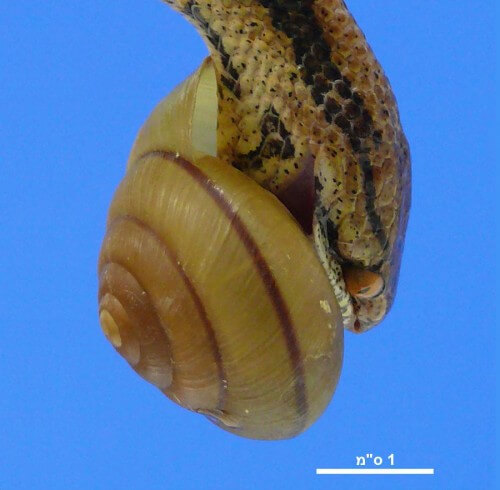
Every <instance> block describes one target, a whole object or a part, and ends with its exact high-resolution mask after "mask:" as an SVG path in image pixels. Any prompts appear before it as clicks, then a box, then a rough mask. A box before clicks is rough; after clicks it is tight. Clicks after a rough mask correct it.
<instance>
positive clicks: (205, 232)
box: [99, 61, 343, 439]
mask: <svg viewBox="0 0 500 490" xmlns="http://www.w3.org/2000/svg"><path fill="white" fill-rule="evenodd" d="M216 118H217V96H216V84H215V75H214V71H213V68H212V66H211V63H210V62H209V61H206V62H205V63H204V64H203V65H202V66H201V67H200V69H199V70H198V71H197V72H196V73H194V74H193V75H192V76H191V77H190V78H189V79H187V80H186V81H185V82H184V83H183V84H182V85H180V86H179V87H178V88H177V89H175V90H174V91H173V92H172V94H171V95H170V96H169V97H167V98H166V99H165V100H164V101H163V102H161V103H160V105H159V106H158V107H157V109H156V110H155V111H154V112H153V113H152V115H151V116H150V118H149V119H148V121H147V122H146V123H145V125H144V127H143V128H142V130H141V131H140V133H139V135H138V138H137V140H136V142H135V144H134V147H133V149H132V153H131V156H130V159H129V163H128V169H127V174H126V175H125V178H124V180H123V181H122V183H121V184H120V186H119V188H118V190H117V191H116V194H115V196H114V199H113V202H112V204H111V208H110V211H109V216H108V222H107V231H106V236H105V238H104V242H103V245H102V250H101V254H100V259H99V283H100V285H99V318H100V323H101V326H102V329H103V331H104V333H105V335H106V337H107V338H108V340H109V341H110V342H111V343H112V345H113V346H114V348H115V349H116V350H117V351H118V352H119V353H120V354H121V355H122V356H123V357H124V358H125V359H126V360H127V362H128V363H129V364H130V365H131V366H132V368H133V369H134V370H135V371H136V372H137V373H138V374H140V375H141V376H142V377H143V378H144V379H146V380H147V381H149V382H150V383H152V384H153V385H155V386H156V387H157V388H159V389H160V390H161V391H162V392H163V393H164V394H166V395H167V396H168V397H169V398H170V399H171V400H173V401H174V402H175V403H178V404H179V405H182V406H183V407H185V408H187V409H189V410H192V411H194V412H197V413H200V414H203V415H205V416H207V418H208V419H209V420H211V421H212V422H214V423H215V424H217V425H218V426H220V427H222V428H223V429H225V430H228V431H229V432H232V433H235V434H238V435H240V436H244V437H249V438H255V439H282V438H289V437H292V436H295V435H297V434H299V433H300V432H302V431H303V430H305V429H306V428H307V427H308V426H310V425H311V424H312V423H313V422H314V421H315V420H316V419H317V418H318V417H319V415H320V414H321V413H322V412H323V411H324V409H325V407H326V406H327V404H328V403H329V401H330V399H331V397H332V394H333V392H334V390H335V386H336V384H337V381H338V378H339V373H340V368H341V364H342V353H343V329H342V320H341V315H340V312H339V307H338V305H337V302H336V299H335V296H334V293H333V291H332V289H331V286H330V283H329V281H328V278H327V276H326V274H325V272H324V269H323V267H322V265H321V263H320V262H319V260H318V258H317V256H316V254H315V252H314V248H313V245H312V244H311V242H310V240H309V239H308V238H307V237H306V236H305V235H304V233H303V232H302V230H301V228H300V227H299V225H298V224H297V223H296V221H295V220H294V218H293V217H292V216H291V215H290V214H289V212H288V211H287V210H286V208H285V207H284V206H283V205H282V204H281V203H280V202H279V201H278V199H277V198H276V197H275V196H273V195H272V194H271V193H269V192H268V191H266V190H264V189H263V188H262V187H260V186H259V185H258V184H256V183H255V182H254V181H252V180H251V179H249V178H248V177H246V176H245V175H244V174H242V173H241V172H239V171H238V170H236V169H234V168H233V167H231V166H228V165H225V164H223V163H221V162H220V161H219V160H217V158H215V157H214V155H215V147H216V144H215V143H216Z"/></svg>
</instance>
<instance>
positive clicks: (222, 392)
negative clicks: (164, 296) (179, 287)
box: [103, 215, 227, 411]
mask: <svg viewBox="0 0 500 490" xmlns="http://www.w3.org/2000/svg"><path fill="white" fill-rule="evenodd" d="M122 221H129V222H132V223H134V224H135V225H137V226H138V227H140V228H141V229H143V230H144V231H145V232H146V233H148V234H150V235H151V236H152V237H153V238H154V239H155V240H156V242H157V243H158V245H159V246H160V247H161V248H162V249H163V251H164V252H165V255H166V256H168V258H169V260H170V261H171V263H172V264H173V265H174V267H175V268H176V270H177V272H178V273H179V275H180V276H181V278H182V281H183V282H184V285H185V286H186V289H187V290H188V291H189V294H190V295H191V299H192V300H193V302H194V304H195V306H196V309H197V310H198V314H199V316H200V319H201V321H202V323H203V325H204V327H205V332H206V334H207V337H208V339H209V342H210V349H211V351H212V355H213V358H214V360H215V364H216V366H217V376H218V380H219V397H218V400H217V407H216V410H219V411H222V410H224V404H225V398H226V388H225V380H227V377H226V374H225V371H224V363H223V360H222V355H221V352H220V349H219V345H218V343H217V337H216V335H215V330H214V328H213V326H212V322H211V321H210V319H209V318H208V315H207V312H206V310H205V307H204V306H203V302H202V301H201V298H200V296H199V295H198V292H197V291H196V288H195V287H194V285H193V283H192V282H191V279H190V278H189V277H188V276H187V274H186V272H185V271H184V269H183V267H182V264H181V263H180V261H179V260H178V258H177V255H176V253H175V252H174V251H173V250H172V249H171V248H170V247H169V246H168V244H167V243H166V242H165V241H164V240H163V238H162V237H161V236H160V235H158V233H156V231H155V230H153V229H152V228H151V227H149V226H148V225H147V224H146V223H144V222H143V221H141V220H140V219H138V218H136V217H135V216H130V215H124V216H118V217H116V218H114V219H113V220H112V221H111V222H110V223H109V225H108V227H107V228H108V231H109V230H111V229H112V228H113V226H115V225H116V224H118V223H120V222H122ZM104 265H105V263H103V266H104ZM119 265H120V266H121V267H123V268H125V269H126V270H127V268H126V267H125V266H124V265H123V264H119ZM129 272H130V271H129ZM134 279H135V280H136V281H137V282H138V283H139V285H140V286H141V288H142V289H143V290H144V291H147V288H145V287H144V286H143V285H142V284H141V283H140V282H139V281H138V280H137V277H135V276H134ZM157 317H158V318H160V317H159V316H158V315H157ZM160 323H161V321H160ZM167 339H168V336H167ZM168 340H169V342H170V339H168ZM172 376H173V379H175V364H173V365H172ZM199 408H211V407H199Z"/></svg>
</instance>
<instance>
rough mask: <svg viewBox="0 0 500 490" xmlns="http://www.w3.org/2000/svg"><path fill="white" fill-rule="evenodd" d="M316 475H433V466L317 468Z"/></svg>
mask: <svg viewBox="0 0 500 490" xmlns="http://www.w3.org/2000/svg"><path fill="white" fill-rule="evenodd" d="M316 474H317V475H433V474H434V468H318V469H317V470H316Z"/></svg>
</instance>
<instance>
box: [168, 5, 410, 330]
mask: <svg viewBox="0 0 500 490" xmlns="http://www.w3.org/2000/svg"><path fill="white" fill-rule="evenodd" d="M165 1H166V3H168V4H169V5H171V6H172V7H173V8H174V9H176V10H177V11H179V12H180V13H182V14H183V15H184V16H185V17H186V18H187V19H188V20H189V21H190V22H191V23H192V24H194V25H195V26H196V28H197V29H198V30H199V31H200V33H201V35H202V36H203V37H204V39H205V41H206V43H207V46H208V48H209V50H210V55H211V57H212V60H213V63H214V66H215V70H216V77H217V86H218V96H219V115H218V133H217V152H218V157H219V158H221V159H222V160H223V161H225V162H227V163H228V164H230V165H233V166H235V167H236V168H238V169H239V170H241V171H242V172H244V173H245V174H247V175H248V176H249V177H251V178H252V179H254V180H255V181H257V182H258V183H259V184H261V185H262V186H263V187H265V188H266V189H268V190H270V191H271V192H273V193H274V194H275V195H276V196H277V197H278V198H279V199H280V200H281V201H282V202H283V203H284V204H285V205H286V206H287V207H288V209H289V210H290V212H291V213H292V214H293V215H294V216H295V217H296V218H297V220H298V221H299V223H300V224H301V225H302V228H303V229H304V231H305V232H306V233H307V234H308V235H310V236H311V238H312V240H313V241H314V244H315V247H316V250H317V252H318V255H319V257H320V259H321V261H322V264H323V266H324V268H325V270H326V272H327V274H328V277H329V279H330V282H331V284H332V286H333V288H334V291H335V295H336V297H337V300H338V302H339V305H340V307H341V310H342V315H343V321H344V325H345V326H346V327H347V328H350V329H352V330H354V331H357V332H360V331H364V330H367V329H369V328H370V327H372V326H373V325H376V324H377V323H379V322H380V321H381V320H382V319H383V317H384V316H385V314H386V313H387V312H388V310H389V308H390V306H391V304H392V302H393V298H394V295H395V291H396V284H397V279H398V275H399V269H400V261H401V254H402V250H403V243H404V236H405V231H406V224H407V219H408V213H409V207H410V154H409V148H408V143H407V140H406V138H405V136H404V133H403V131H402V128H401V124H400V119H399V113H398V108H397V104H396V101H395V99H394V96H393V93H392V90H391V87H390V85H389V82H388V80H387V78H386V76H385V75H384V72H383V70H382V68H381V67H380V65H379V63H378V62H377V60H376V59H375V57H374V55H373V53H372V51H371V49H370V47H369V46H368V44H367V42H366V39H365V37H364V35H363V33H362V32H361V30H360V29H359V27H358V26H357V24H356V22H355V21H354V19H353V17H352V16H351V14H350V13H349V11H348V9H347V7H346V5H345V3H344V2H343V1H342V0H165ZM356 277H362V278H363V277H364V278H365V279H366V278H367V277H368V278H371V279H370V281H371V280H372V279H373V278H375V279H377V280H378V282H377V281H375V283H376V284H377V285H376V287H372V288H371V290H370V287H366V288H363V287H362V288H361V289H360V290H358V291H355V292H353V291H352V288H349V282H352V278H354V279H355V278H356ZM372 286H373V284H372Z"/></svg>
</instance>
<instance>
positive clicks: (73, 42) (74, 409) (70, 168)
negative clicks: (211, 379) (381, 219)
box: [0, 0, 498, 490]
mask: <svg viewBox="0 0 500 490" xmlns="http://www.w3.org/2000/svg"><path fill="white" fill-rule="evenodd" d="M348 3H349V6H350V8H351V10H352V12H353V13H354V15H355V17H356V18H357V20H358V22H359V24H360V25H361V27H362V29H363V30H364V32H365V34H366V36H367V38H368V40H369V42H370V44H371V45H372V47H373V48H374V50H375V52H376V54H377V56H378V58H379V59H380V61H381V63H382V65H383V66H384V68H385V70H386V72H387V74H388V76H389V78H390V80H391V83H392V85H393V88H394V91H395V93H396V96H397V99H398V101H399V106H400V111H401V115H402V121H403V124H404V128H405V130H406V133H407V136H408V139H409V141H410V143H411V150H412V156H413V208H412V214H411V219H410V224H409V230H408V236H407V244H406V250H405V255H404V262H403V268H402V273H401V281H400V287H399V293H398V297H397V300H396V303H395V306H394V308H393V310H392V312H391V314H390V316H389V317H388V318H387V320H386V321H385V323H384V325H383V326H380V327H378V328H377V329H375V330H373V331H371V332H370V333H367V334H365V335H362V336H354V335H351V334H346V339H345V362H344V368H343V372H342V377H341V381H340V383H339V386H338V390H337V392H336V394H335V396H334V400H333V402H332V403H331V404H330V406H329V408H328V410H327V411H326V413H325V414H324V415H323V416H322V417H321V419H320V420H319V421H318V422H317V423H316V424H315V425H314V426H313V427H312V428H311V429H310V430H309V431H307V432H306V433H305V434H303V435H301V436H300V437H298V438H296V439H293V440H290V441H285V442H271V443H266V442H255V441H248V440H244V439H239V438H237V437H235V436H232V435H230V434H227V433H225V432H223V431H221V430H220V429H217V428H216V427H215V426H213V425H211V424H210V423H208V422H207V421H206V420H205V419H204V418H202V417H199V416H196V415H194V414H190V413H188V412H186V411H185V410H182V409H180V408H178V407H177V406H174V405H173V404H172V403H171V402H169V401H168V400H167V399H166V398H164V397H163V396H162V395H161V394H160V393H159V392H157V391H156V390H155V389H154V388H153V387H151V386H149V385H148V384H147V383H145V382H144V381H142V380H141V379H139V377H138V376H136V375H135V373H133V371H132V370H131V369H129V367H128V366H127V365H126V363H125V362H124V361H123V360H122V359H121V358H119V357H118V355H116V354H115V352H114V351H113V349H112V348H111V346H110V345H108V343H107V341H106V340H105V339H104V336H103V335H102V333H101V331H100V329H99V326H98V321H97V315H96V287H97V286H96V272H95V271H96V260H97V254H98V250H99V247H100V242H101V239H102V235H103V231H104V223H105V217H106V212H107V208H108V204H109V202H110V199H111V196H112V194H113V191H114V189H115V187H116V186H117V184H118V182H119V181H120V179H121V177H122V175H123V173H124V164H125V161H126V158H127V155H128V151H129V149H130V146H131V144H132V141H133V139H134V136H135V133H136V131H137V130H138V128H139V127H140V125H141V123H142V122H143V121H144V119H145V118H146V116H147V115H148V113H149V111H150V110H151V109H152V108H153V106H154V105H155V104H156V103H157V102H158V101H159V100H160V99H161V98H162V97H163V96H164V95H165V94H166V93H167V92H169V91H170V90H171V88H172V87H173V86H174V85H175V84H177V83H178V82H179V81H181V80H182V79H184V78H185V77H186V76H187V75H188V74H189V73H190V72H192V71H193V70H194V69H195V67H196V66H197V65H198V64H199V63H200V61H201V60H202V59H203V57H204V56H205V53H206V50H205V47H204V45H203V43H202V41H201V40H200V38H199V37H198V35H197V34H196V33H195V31H194V30H193V29H192V28H191V27H190V26H189V25H188V23H187V22H186V21H184V20H183V19H181V17H180V16H178V15H177V14H175V13H173V12H172V11H170V9H169V8H168V7H166V6H165V5H162V4H161V2H159V1H155V0H147V1H138V0H121V1H106V2H103V1H86V2H68V1H62V0H55V1H51V2H32V1H27V0H18V1H15V2H7V1H3V2H2V3H1V6H0V183H1V185H2V191H1V193H0V234H1V235H0V237H1V246H0V248H1V255H0V489H2V490H7V489H24V488H37V489H38V488H42V489H46V488H47V489H58V488H103V489H104V488H106V489H109V488H121V489H128V488H147V489H155V488H207V489H216V488H217V489H218V488H232V489H244V488H262V489H267V488H285V487H287V488H299V489H302V488H343V489H351V488H352V489H357V488H369V489H377V488H384V489H388V488H405V489H407V488H417V489H418V488H423V489H427V488H440V489H441V488H442V489H452V488H453V489H455V488H457V489H476V488H492V483H491V481H492V480H491V479H492V477H493V469H494V466H495V461H494V456H493V447H494V436H495V434H494V425H495V416H494V391H495V374H494V356H495V352H494V340H495V333H494V331H495V329H496V328H497V327H498V325H497V319H496V318H495V314H494V310H495V307H496V303H497V301H498V295H497V294H496V289H498V285H497V284H498V282H497V281H496V277H495V267H496V266H495V264H496V262H497V261H498V254H497V253H496V252H495V248H494V247H495V246H496V243H495V241H494V230H493V225H494V222H493V220H492V218H491V215H492V213H493V206H494V202H493V197H494V196H495V195H496V194H495V192H494V188H493V186H494V180H495V179H496V171H495V168H494V165H495V162H496V163H497V164H498V160H497V157H498V150H497V146H498V143H495V139H498V130H495V127H494V126H495V125H494V120H495V119H494V118H495V97H494V92H495V91H496V90H497V89H498V86H495V80H494V59H495V43H494V24H495V22H497V21H496V20H495V17H494V14H493V12H494V5H493V2H491V1H479V0H468V1H465V0H455V1H444V0H440V1H439V2H422V1H421V0H411V1H410V0H405V1H401V0H379V1H377V2H366V1H365V0H350V1H349V2H348ZM367 452H371V453H374V454H378V455H381V456H387V455H388V454H390V453H394V454H395V458H396V465H397V466H399V467H434V468H436V475H435V476H433V477H432V476H390V477H385V476H384V477H381V476H378V477H373V476H316V475H315V468H317V467H349V466H353V464H354V461H355V456H356V455H360V454H365V453H367Z"/></svg>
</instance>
